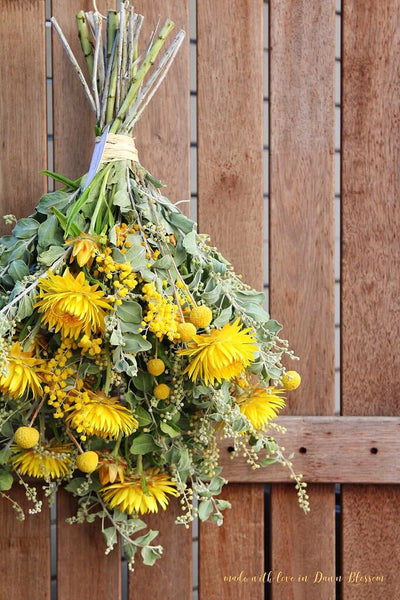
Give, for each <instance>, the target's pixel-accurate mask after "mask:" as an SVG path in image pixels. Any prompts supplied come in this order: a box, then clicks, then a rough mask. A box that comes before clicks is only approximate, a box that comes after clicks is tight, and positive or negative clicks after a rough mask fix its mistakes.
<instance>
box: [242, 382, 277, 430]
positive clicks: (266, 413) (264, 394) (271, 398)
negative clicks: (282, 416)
mask: <svg viewBox="0 0 400 600" xmlns="http://www.w3.org/2000/svg"><path fill="white" fill-rule="evenodd" d="M283 393H284V390H278V389H276V388H274V387H269V388H268V389H265V388H263V387H259V386H258V387H257V386H248V387H247V388H246V389H245V391H244V392H243V394H241V395H240V396H239V397H238V398H237V402H238V404H239V408H240V412H241V413H242V414H244V415H245V417H247V418H248V419H249V421H250V423H251V424H252V425H253V427H254V428H255V429H262V428H263V427H265V425H266V424H267V423H268V421H271V419H274V418H275V417H276V416H277V414H278V412H279V410H280V409H281V408H283V407H284V406H285V398H283V397H282V394H283Z"/></svg>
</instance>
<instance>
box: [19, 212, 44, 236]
mask: <svg viewBox="0 0 400 600" xmlns="http://www.w3.org/2000/svg"><path fill="white" fill-rule="evenodd" d="M39 225H40V223H39V221H36V219H33V218H32V217H27V218H24V219H19V220H18V221H17V223H16V225H15V227H14V229H13V234H14V236H15V237H16V238H19V239H26V238H30V237H32V236H34V235H36V234H37V230H38V228H39Z"/></svg>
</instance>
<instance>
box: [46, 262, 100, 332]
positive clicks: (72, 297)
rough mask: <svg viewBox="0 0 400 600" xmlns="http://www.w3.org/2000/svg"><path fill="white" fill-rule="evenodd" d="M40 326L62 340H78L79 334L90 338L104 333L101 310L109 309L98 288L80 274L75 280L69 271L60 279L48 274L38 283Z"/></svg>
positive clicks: (58, 276) (57, 276)
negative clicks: (57, 334)
mask: <svg viewBox="0 0 400 600" xmlns="http://www.w3.org/2000/svg"><path fill="white" fill-rule="evenodd" d="M35 306H36V307H38V308H39V312H41V313H44V316H43V319H42V320H43V322H44V323H45V324H47V326H48V328H49V329H51V328H53V327H54V329H55V332H56V333H57V331H60V330H61V332H62V334H63V335H64V336H65V337H72V338H74V339H77V338H78V337H79V335H80V334H81V333H83V334H86V335H90V334H91V333H93V332H95V331H100V332H103V331H104V316H105V313H104V309H105V310H110V309H111V306H110V304H109V303H108V301H107V300H106V299H105V297H104V294H103V292H102V291H101V290H97V285H89V283H88V282H87V281H86V280H85V275H84V273H83V272H81V273H79V275H78V276H77V277H74V276H73V275H72V274H71V273H70V271H69V269H66V270H65V272H64V274H63V275H54V274H53V273H50V272H48V273H47V278H46V277H42V278H41V280H40V300H38V302H36V304H35Z"/></svg>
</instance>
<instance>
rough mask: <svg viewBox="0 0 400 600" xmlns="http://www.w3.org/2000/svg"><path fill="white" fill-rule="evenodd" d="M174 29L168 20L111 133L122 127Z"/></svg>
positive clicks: (145, 61) (133, 83) (133, 82)
mask: <svg viewBox="0 0 400 600" xmlns="http://www.w3.org/2000/svg"><path fill="white" fill-rule="evenodd" d="M174 27H175V23H173V21H171V20H170V19H167V20H166V21H165V23H164V25H163V26H162V29H161V31H160V33H159V35H158V37H157V39H156V41H155V42H154V44H153V45H152V47H151V49H150V51H149V53H148V55H147V56H146V58H145V59H144V61H143V62H142V64H141V65H140V68H139V70H138V72H137V73H136V76H135V77H134V79H133V80H132V83H131V86H130V88H129V91H128V93H127V95H126V98H125V100H124V102H123V103H122V106H121V108H120V109H119V111H118V114H117V116H116V118H115V121H114V123H113V124H112V125H111V128H110V133H117V132H118V129H119V127H120V125H121V124H122V121H123V119H124V117H125V116H126V114H127V112H128V110H129V108H130V107H131V105H132V104H133V102H134V101H135V100H136V97H137V94H138V92H139V89H140V86H141V84H142V81H143V79H144V78H145V76H146V74H147V72H148V71H149V69H150V68H151V66H152V65H153V64H154V62H155V60H156V58H157V55H158V53H159V52H160V50H161V48H162V46H163V45H164V42H165V40H166V38H167V37H168V35H169V33H170V32H171V31H172V29H173V28H174ZM107 122H108V121H107Z"/></svg>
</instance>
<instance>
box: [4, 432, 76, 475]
mask: <svg viewBox="0 0 400 600" xmlns="http://www.w3.org/2000/svg"><path fill="white" fill-rule="evenodd" d="M12 449H13V450H14V451H15V453H14V454H12V456H11V458H10V462H11V464H12V466H13V468H14V470H15V471H18V473H20V474H21V475H28V476H29V477H37V478H44V479H59V478H60V477H65V476H66V475H68V474H69V473H71V471H72V469H73V466H74V463H73V458H72V452H73V448H72V446H71V445H69V444H58V443H57V442H55V441H54V442H49V443H47V444H45V445H44V446H39V447H36V448H31V449H29V450H22V451H21V449H20V448H18V446H12Z"/></svg>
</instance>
